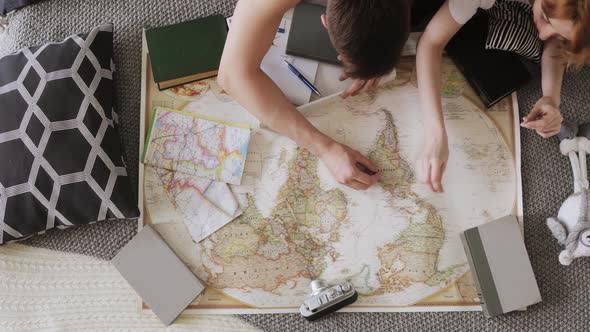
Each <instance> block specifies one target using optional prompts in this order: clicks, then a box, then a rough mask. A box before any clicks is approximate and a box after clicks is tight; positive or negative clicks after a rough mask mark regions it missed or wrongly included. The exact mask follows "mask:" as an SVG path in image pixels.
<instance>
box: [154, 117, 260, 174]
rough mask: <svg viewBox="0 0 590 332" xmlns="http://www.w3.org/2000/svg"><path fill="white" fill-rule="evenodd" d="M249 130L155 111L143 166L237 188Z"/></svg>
mask: <svg viewBox="0 0 590 332" xmlns="http://www.w3.org/2000/svg"><path fill="white" fill-rule="evenodd" d="M249 142H250V127H248V126H246V125H238V124H230V123H227V122H221V121H217V120H214V119H210V118H206V117H202V116H196V115H194V114H190V113H183V112H179V111H174V110H169V109H164V108H157V109H156V110H155V111H154V113H153V118H152V124H151V128H150V134H149V135H148V139H147V142H146V148H145V154H144V159H143V160H144V163H145V164H146V165H151V166H156V167H160V168H164V169H167V170H171V171H175V172H180V173H184V174H189V175H195V176H199V177H203V178H206V179H210V180H214V181H217V182H224V183H230V184H240V182H241V179H242V173H243V171H244V164H245V161H246V154H247V152H248V143H249Z"/></svg>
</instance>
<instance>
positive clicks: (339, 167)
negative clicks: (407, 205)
mask: <svg viewBox="0 0 590 332" xmlns="http://www.w3.org/2000/svg"><path fill="white" fill-rule="evenodd" d="M297 3H298V0H272V1H268V0H241V1H239V2H238V4H237V6H236V10H235V13H234V16H233V20H232V26H231V29H230V32H229V34H228V37H227V41H226V44H225V48H224V51H223V56H222V58H221V65H220V70H219V76H218V79H219V83H220V84H221V86H222V87H223V88H224V89H225V90H226V91H227V92H228V93H229V94H231V95H232V97H234V98H235V99H236V100H237V101H238V102H239V103H240V104H242V105H243V106H244V107H245V108H246V109H247V110H248V111H249V112H251V113H252V114H253V115H254V116H256V117H257V118H258V119H259V120H260V121H261V122H262V123H264V124H265V125H266V126H268V127H269V128H270V129H272V130H274V131H275V132H277V133H279V134H281V135H284V136H287V137H289V138H291V139H292V140H293V141H295V142H296V143H297V144H298V145H299V146H301V147H303V148H306V149H308V150H309V151H310V152H311V153H313V154H315V155H316V156H318V157H319V158H321V159H322V161H324V163H325V164H326V166H327V167H328V169H329V170H330V171H331V172H332V174H333V175H334V177H335V178H336V179H337V180H338V181H339V182H340V183H343V184H346V185H348V186H350V187H352V188H355V189H366V188H368V187H369V186H371V185H373V184H375V183H376V182H377V181H378V180H379V176H380V175H379V174H376V175H373V176H369V175H367V174H365V173H363V172H361V171H360V170H359V169H358V168H357V167H356V163H357V162H360V163H362V164H364V165H365V166H367V167H368V168H369V169H371V170H376V168H375V166H374V165H373V164H372V163H371V162H370V161H369V160H367V159H366V158H365V157H363V156H362V155H361V154H360V153H359V152H357V151H355V150H353V149H351V148H349V147H347V146H344V145H342V144H339V143H337V142H335V141H334V140H333V139H331V138H329V137H328V136H326V135H324V134H322V133H321V132H320V131H319V130H317V129H316V128H315V127H314V126H313V125H312V124H311V123H310V122H309V121H307V119H305V117H303V116H302V115H301V113H299V112H298V111H297V109H295V107H294V106H293V105H291V103H290V102H289V101H288V100H287V98H286V97H285V95H284V94H283V93H282V92H281V90H280V89H279V88H278V87H277V85H276V84H275V83H274V82H273V81H272V80H271V79H270V78H269V77H268V76H267V75H266V74H265V73H264V72H263V71H262V70H261V69H260V63H261V62H262V59H263V57H264V55H265V54H266V52H267V51H268V49H269V47H270V45H271V44H272V40H273V38H274V36H275V34H276V31H277V28H278V26H279V23H280V21H281V19H282V17H283V15H284V13H285V12H286V11H287V10H289V9H290V8H292V7H294V6H295V5H296V4H297ZM318 19H319V18H318Z"/></svg>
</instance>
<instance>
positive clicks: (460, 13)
mask: <svg viewBox="0 0 590 332" xmlns="http://www.w3.org/2000/svg"><path fill="white" fill-rule="evenodd" d="M495 3H496V0H449V11H450V12H451V16H453V19H455V21H457V23H459V24H465V23H467V21H469V19H470V18H472V17H473V15H475V13H476V12H477V10H478V9H479V8H481V9H490V8H492V6H494V4H495Z"/></svg>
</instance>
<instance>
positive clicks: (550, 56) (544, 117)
mask: <svg viewBox="0 0 590 332" xmlns="http://www.w3.org/2000/svg"><path fill="white" fill-rule="evenodd" d="M561 43H562V42H561V40H559V39H557V38H551V39H549V40H547V41H545V49H544V50H543V56H542V57H541V87H542V90H543V97H541V99H539V100H538V101H537V102H536V103H535V105H534V106H533V109H532V110H531V112H530V113H529V114H528V115H527V116H526V117H525V118H524V121H523V123H522V124H521V126H522V127H524V128H528V129H532V130H535V131H536V132H537V134H539V135H540V136H541V137H544V138H548V137H551V136H554V135H557V134H558V133H559V130H560V129H561V122H562V121H563V117H562V115H561V112H560V110H559V104H560V103H561V84H562V82H563V73H564V71H565V64H564V63H563V60H562V59H561V58H560V57H559V55H560V47H561Z"/></svg>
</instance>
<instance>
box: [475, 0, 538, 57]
mask: <svg viewBox="0 0 590 332" xmlns="http://www.w3.org/2000/svg"><path fill="white" fill-rule="evenodd" d="M488 14H489V30H488V37H487V40H486V49H492V50H501V51H509V52H515V53H517V54H520V55H521V56H523V57H525V58H528V59H530V60H532V61H535V62H539V61H540V60H541V55H542V53H543V42H542V41H541V40H540V39H539V32H538V31H537V28H536V27H535V22H534V19H533V8H532V6H531V5H530V4H528V3H524V2H520V1H513V0H512V1H511V0H498V1H496V3H495V5H494V6H493V7H492V8H491V9H489V10H488Z"/></svg>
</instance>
